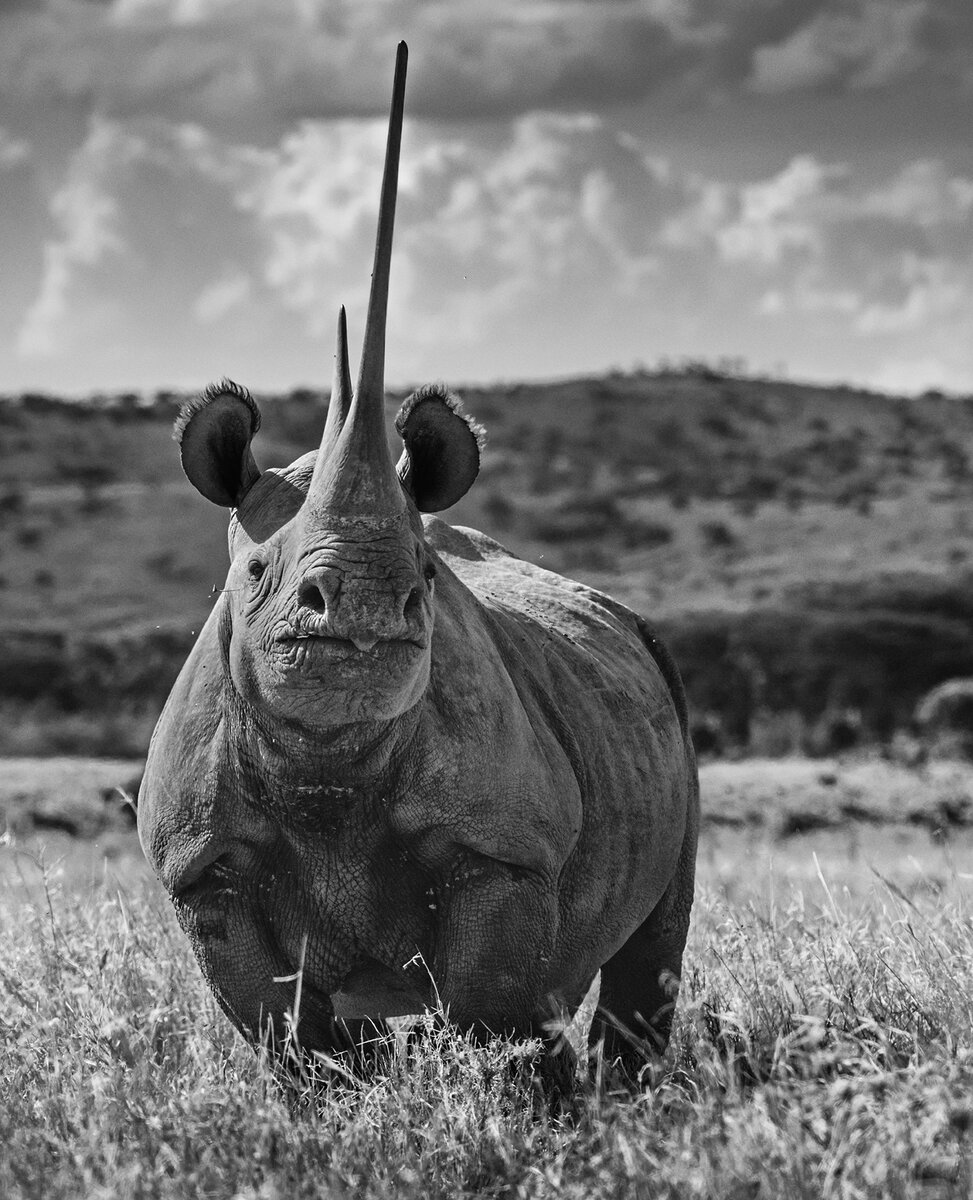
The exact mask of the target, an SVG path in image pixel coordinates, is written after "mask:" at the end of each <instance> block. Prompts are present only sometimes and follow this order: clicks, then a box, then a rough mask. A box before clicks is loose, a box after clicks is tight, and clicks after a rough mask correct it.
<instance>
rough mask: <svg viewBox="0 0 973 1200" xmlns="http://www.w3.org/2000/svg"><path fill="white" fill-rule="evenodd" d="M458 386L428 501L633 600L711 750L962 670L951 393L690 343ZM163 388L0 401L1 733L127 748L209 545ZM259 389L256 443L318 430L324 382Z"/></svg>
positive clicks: (958, 403) (25, 745)
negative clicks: (447, 450) (713, 353)
mask: <svg viewBox="0 0 973 1200" xmlns="http://www.w3.org/2000/svg"><path fill="white" fill-rule="evenodd" d="M462 394H463V398H464V399H465V401H466V405H467V407H468V409H469V410H470V411H471V412H472V413H473V414H474V415H475V416H476V417H477V418H478V419H479V420H481V421H482V422H483V423H484V424H485V425H486V427H487V430H488V435H489V445H488V449H487V451H486V454H485V457H484V462H483V468H482V471H481V474H480V478H479V480H478V482H477V484H476V486H475V487H474V488H473V490H472V491H471V492H470V494H469V495H468V496H467V497H466V498H464V499H463V500H462V501H461V502H460V503H459V504H458V505H456V506H455V508H454V509H452V510H450V512H449V513H447V514H445V515H446V517H447V518H448V519H449V520H451V521H452V522H453V523H458V524H470V525H474V526H476V527H478V528H481V529H483V530H485V531H486V532H488V533H490V534H492V535H493V536H495V537H497V538H498V539H499V540H500V541H502V542H504V543H505V544H507V545H508V546H509V547H510V548H511V549H512V550H514V551H516V552H517V553H520V554H522V555H523V556H525V557H526V558H529V559H531V560H532V561H535V562H539V563H541V564H542V565H544V566H548V567H550V568H552V569H554V570H557V571H561V572H564V573H565V574H568V575H571V576H573V577H575V578H578V579H581V580H583V581H585V582H587V583H591V584H593V585H594V586H596V587H599V588H603V589H604V590H606V591H608V592H611V593H612V594H614V595H616V596H617V597H618V598H619V599H621V600H624V601H625V602H627V603H629V604H631V605H632V606H633V607H635V608H637V609H638V610H640V611H641V612H642V613H644V614H645V615H646V616H647V617H649V618H650V619H651V620H654V621H655V622H657V623H658V625H659V626H660V628H661V630H662V632H663V633H664V634H665V636H666V637H667V638H668V639H669V641H670V642H671V644H672V646H673V649H674V650H675V652H676V656H677V658H678V660H679V663H680V665H681V667H682V670H683V673H684V676H685V678H686V682H687V686H688V688H689V691H690V696H691V700H692V702H693V707H694V711H695V713H696V718H697V721H698V722H700V723H701V727H705V728H706V729H708V730H709V731H710V732H711V733H712V732H713V731H716V732H715V734H714V737H715V740H716V741H717V742H718V743H719V744H720V745H721V746H722V747H723V748H730V749H732V748H740V749H744V750H749V751H751V752H758V753H780V752H783V751H787V750H792V749H797V748H803V749H811V750H814V749H828V748H829V746H828V721H829V719H830V718H831V717H832V716H834V715H835V714H839V713H846V712H848V711H849V710H851V711H852V712H853V713H854V716H855V720H856V721H857V722H858V724H859V725H860V731H861V733H862V735H863V736H865V737H866V738H869V739H873V740H874V739H877V740H883V741H888V740H889V739H891V738H892V737H893V735H894V734H895V733H896V731H897V730H901V729H904V728H905V727H906V726H907V724H908V721H909V717H910V714H911V711H912V708H913V706H914V704H915V701H916V700H917V698H918V697H919V696H920V695H921V694H922V693H923V692H925V691H926V690H927V689H928V688H929V687H931V686H932V685H933V684H935V683H938V682H939V681H941V680H943V679H945V678H948V677H950V676H955V675H963V674H973V636H971V634H973V587H971V584H973V558H971V548H973V546H971V539H970V533H971V530H973V515H971V504H970V502H971V500H973V465H971V464H973V401H970V400H957V399H950V398H946V397H943V396H940V395H938V394H928V395H926V396H924V397H922V398H920V399H918V400H904V399H896V398H891V397H886V396H881V395H877V394H873V393H867V392H861V391H855V390H850V389H846V388H821V387H809V386H804V385H799V384H793V383H784V382H775V381H769V380H754V379H746V378H740V377H735V376H731V375H725V374H720V373H718V372H715V371H711V370H706V369H702V368H695V369H687V370H684V371H680V372H674V373H668V374H666V373H662V374H649V373H637V374H633V375H613V376H610V377H607V378H603V379H581V380H570V381H563V382H559V383H552V384H547V385H533V386H526V385H524V386H506V387H495V388H472V389H466V390H465V391H463V393H462ZM401 398H402V397H401V396H396V397H390V399H389V416H390V420H391V417H392V415H393V414H394V411H395V408H396V407H397V404H398V402H399V401H400V400H401ZM179 399H180V397H177V396H173V395H170V394H160V395H158V396H156V397H154V398H152V399H151V400H149V401H143V400H142V399H141V398H139V397H135V396H121V397H107V398H105V397H102V398H95V399H93V400H92V401H91V402H89V403H86V404H78V403H66V402H61V401H58V400H57V399H55V398H49V397H43V396H22V397H8V398H6V399H5V400H3V401H0V520H2V522H3V532H4V536H3V541H2V548H0V658H2V661H3V663H4V670H3V672H2V682H0V753H2V752H6V753H36V752H40V753H52V752H91V753H101V754H112V755H124V754H134V755H137V754H139V753H141V752H142V751H144V748H145V745H146V743H147V739H148V735H149V732H150V730H151V727H152V724H153V723H154V720H155V717H156V715H157V713H158V710H159V708H160V706H161V703H162V701H163V700H164V698H165V695H166V694H167V692H168V689H169V687H170V685H171V682H172V680H173V678H174V677H175V674H176V672H177V670H178V668H179V666H180V664H181V662H182V660H183V658H184V657H185V654H186V652H187V651H188V648H189V647H190V645H191V644H192V640H193V638H194V636H195V633H196V632H197V631H198V629H199V628H200V625H201V624H202V622H203V621H204V620H205V618H206V615H207V613H208V611H209V608H210V606H211V604H212V601H213V597H214V596H215V595H216V594H217V592H218V589H219V587H220V586H221V584H222V582H223V579H224V576H225V571H226V563H227V558H226V541H225V526H226V518H225V514H224V513H223V512H221V511H219V510H218V509H216V508H214V507H212V506H210V505H208V504H207V503H206V501H204V500H203V499H202V498H201V497H199V496H198V495H197V494H196V493H195V492H194V491H193V489H192V488H191V487H190V485H189V484H188V482H187V481H186V480H185V479H184V478H183V476H182V473H181V470H180V467H179V461H178V455H177V452H176V447H175V446H174V445H173V443H172V442H171V440H170V427H171V421H172V418H173V416H174V414H175V412H176V410H177V408H178V403H179ZM259 399H260V401H261V404H262V406H263V410H264V422H263V429H262V431H261V433H260V434H259V435H258V439H257V441H256V443H255V454H256V457H257V460H258V462H259V463H260V464H261V465H262V466H272V465H281V464H284V463H287V462H290V461H292V460H293V459H294V458H295V457H297V456H298V455H299V454H301V453H303V452H304V451H306V450H308V449H310V448H312V447H313V446H315V445H316V444H317V441H318V440H319V437H320V432H321V428H322V424H323V420H324V412H325V408H326V399H325V397H324V396H323V395H321V394H318V393H315V392H312V391H309V390H306V391H298V392H294V393H292V394H291V395H289V396H286V397H263V396H260V397H259Z"/></svg>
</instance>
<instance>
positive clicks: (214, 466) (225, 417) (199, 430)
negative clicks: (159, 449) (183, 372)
mask: <svg viewBox="0 0 973 1200" xmlns="http://www.w3.org/2000/svg"><path fill="white" fill-rule="evenodd" d="M259 428H260V410H259V409H258V408H257V405H256V403H255V401H254V399H253V397H252V396H251V395H250V393H249V392H248V391H247V389H246V388H244V387H241V386H240V385H239V384H238V383H233V381H232V380H230V379H221V380H220V381H219V383H211V384H210V385H209V387H208V388H207V389H206V391H205V392H203V394H202V395H201V396H199V397H197V398H196V399H194V400H189V401H187V402H186V403H185V404H184V405H183V406H182V408H181V410H180V412H179V416H178V417H176V423H175V426H174V428H173V431H172V436H173V438H174V439H175V440H176V441H177V442H178V443H179V454H180V456H181V458H182V469H183V470H184V471H185V472H186V474H187V476H188V477H189V481H190V483H192V484H193V486H194V487H195V488H196V489H197V490H198V491H200V492H202V494H203V495H204V496H205V497H206V499H207V500H212V501H213V503H214V504H221V505H222V506H223V507H224V508H236V507H237V506H238V505H239V504H240V501H241V500H242V499H243V497H244V496H245V495H246V494H247V492H248V491H249V490H250V489H251V488H252V487H253V485H254V484H255V483H256V482H257V480H258V479H259V478H260V471H259V469H258V467H257V464H256V463H255V462H254V460H253V455H252V454H251V453H250V442H251V441H252V440H253V435H254V434H255V433H256V432H257V430H258V429H259Z"/></svg>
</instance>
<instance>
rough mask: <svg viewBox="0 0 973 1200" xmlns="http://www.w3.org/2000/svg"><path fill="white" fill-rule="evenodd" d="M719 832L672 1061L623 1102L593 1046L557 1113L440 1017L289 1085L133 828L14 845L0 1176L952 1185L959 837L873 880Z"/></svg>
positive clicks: (962, 934)
mask: <svg viewBox="0 0 973 1200" xmlns="http://www.w3.org/2000/svg"><path fill="white" fill-rule="evenodd" d="M719 836H720V839H721V840H720V841H719V842H716V841H713V840H712V838H711V839H710V840H709V841H708V842H707V845H706V846H705V847H704V853H703V855H702V858H701V875H702V880H703V881H702V885H701V888H700V895H699V900H698V905H697V909H696V920H695V925H694V929H693V933H692V939H691V944H690V947H689V951H688V954H687V960H686V962H687V970H686V973H685V977H684V987H683V994H682V998H681V1001H680V1008H679V1015H678V1019H677V1024H676V1029H675V1033H674V1037H673V1042H672V1046H671V1047H670V1050H669V1053H668V1055H667V1056H666V1058H665V1060H664V1061H662V1062H661V1063H656V1064H652V1065H651V1066H648V1067H647V1068H646V1071H645V1073H644V1078H643V1080H642V1087H641V1089H639V1090H637V1091H636V1092H634V1093H631V1092H629V1091H627V1090H625V1089H624V1088H622V1087H621V1086H620V1082H621V1081H620V1080H619V1079H617V1078H616V1077H614V1076H613V1074H612V1071H611V1070H610V1068H609V1067H608V1066H607V1065H606V1064H603V1063H601V1064H599V1063H597V1062H596V1063H595V1064H594V1074H595V1078H594V1079H593V1080H589V1082H588V1083H587V1084H586V1085H585V1087H584V1089H583V1090H582V1092H581V1094H580V1096H579V1100H578V1104H577V1111H576V1112H575V1113H574V1114H573V1115H571V1116H562V1117H556V1118H552V1117H551V1116H549V1115H548V1113H547V1111H546V1109H545V1108H544V1106H543V1105H539V1104H538V1103H537V1097H536V1094H535V1093H534V1090H533V1089H532V1087H531V1085H530V1082H529V1074H528V1072H527V1071H526V1070H525V1069H524V1068H523V1065H522V1064H521V1066H520V1067H519V1068H518V1066H517V1060H518V1055H519V1053H520V1051H518V1049H517V1048H511V1047H510V1046H508V1045H506V1044H504V1043H502V1042H496V1043H494V1044H492V1045H491V1046H489V1047H487V1048H485V1049H484V1048H473V1047H471V1046H470V1045H468V1044H467V1043H466V1042H464V1041H463V1040H462V1039H461V1038H458V1037H455V1036H453V1035H451V1034H449V1033H446V1032H441V1031H440V1032H436V1031H430V1032H429V1033H428V1035H427V1036H426V1037H425V1038H423V1039H419V1040H418V1042H412V1043H409V1044H408V1045H404V1044H402V1045H399V1046H398V1048H397V1049H396V1050H395V1051H394V1053H393V1055H392V1057H391V1060H390V1062H389V1063H388V1065H387V1067H386V1068H384V1069H383V1070H382V1071H381V1072H380V1073H379V1075H378V1076H377V1077H376V1078H375V1079H373V1080H372V1081H371V1082H369V1083H357V1082H349V1081H348V1080H345V1079H338V1080H336V1081H334V1082H332V1083H330V1084H321V1085H319V1086H318V1087H317V1088H314V1089H308V1090H307V1091H306V1092H305V1093H304V1094H303V1095H300V1096H295V1097H291V1098H290V1099H287V1098H285V1097H284V1096H283V1095H282V1094H281V1093H280V1092H279V1090H278V1089H277V1086H276V1085H275V1083H274V1081H273V1078H272V1076H271V1074H270V1072H269V1071H268V1069H267V1068H266V1066H265V1065H264V1064H262V1063H261V1062H260V1061H259V1060H258V1059H257V1058H255V1057H254V1056H253V1055H251V1053H250V1052H249V1050H247V1049H246V1048H245V1047H243V1046H242V1044H241V1043H240V1042H239V1040H238V1039H237V1037H236V1035H235V1034H234V1033H233V1032H232V1031H231V1030H230V1028H229V1026H228V1025H227V1023H226V1021H225V1020H224V1018H223V1017H222V1015H221V1014H220V1013H219V1011H218V1009H217V1008H216V1005H215V1004H214V1002H213V1000H212V999H211V998H210V996H209V994H208V992H207V991H206V989H205V987H204V985H203V984H202V982H201V980H200V977H199V975H198V972H197V970H196V967H195V964H194V963H193V961H192V959H191V956H190V954H189V952H188V950H187V947H186V945H185V942H184V940H183V938H182V936H181V934H180V932H179V930H178V928H177V926H176V924H175V921H174V919H173V917H172V915H171V913H170V911H169V909H168V906H167V903H166V901H165V900H164V898H163V897H161V896H160V894H159V892H158V890H157V889H156V887H155V885H154V882H153V881H151V880H150V879H149V878H148V877H147V873H146V869H145V867H144V864H142V863H141V862H140V861H139V860H138V858H137V856H136V854H135V852H134V849H133V848H132V846H131V843H130V842H126V841H124V840H123V839H121V840H118V841H117V842H116V843H115V851H114V852H115V855H116V857H115V858H114V860H113V861H111V862H108V863H106V862H105V861H104V860H101V862H99V856H98V854H97V852H96V851H94V850H92V849H91V848H89V849H88V852H87V857H86V858H85V857H83V856H79V854H78V852H77V851H71V853H70V854H69V856H68V857H67V858H65V859H63V860H62V861H60V862H57V861H54V860H52V859H50V858H49V859H48V865H45V863H44V861H43V860H37V859H36V858H33V857H31V856H30V855H28V854H27V853H26V852H25V851H24V850H23V849H21V848H19V847H17V846H16V845H7V846H6V847H4V848H3V849H2V850H0V855H2V858H0V880H3V883H2V886H0V913H2V919H3V923H4V928H5V929H6V931H7V932H6V935H5V938H4V943H3V949H2V951H0V995H2V997H3V1002H2V1008H0V1014H2V1015H0V1039H2V1042H3V1063H4V1067H3V1071H2V1073H0V1195H3V1196H4V1197H8V1198H10V1200H14V1198H19V1197H27V1196H30V1197H44V1198H45V1200H56V1198H58V1197H78V1196H85V1197H115V1196H125V1197H127V1196H146V1197H150V1196H151V1197H155V1196H159V1197H177V1196H178V1197H182V1196H186V1197H190V1196H191V1197H199V1196H214V1197H215V1196H227V1197H229V1196H238V1197H253V1198H257V1197H260V1198H270V1197H298V1196H328V1197H332V1196H338V1197H344V1196H348V1197H351V1196H356V1197H357V1196H363V1197H384V1196H423V1197H426V1196H429V1197H450V1198H452V1197H465V1196H517V1197H535V1196H537V1197H540V1196H558V1197H565V1196H567V1197H585V1198H589V1197H618V1196H622V1197H625V1196H633V1197H635V1196H637V1197H654V1196H679V1197H683V1196H692V1197H721V1198H722V1197H757V1196H767V1197H789V1196H802V1197H803V1196H806V1197H814V1198H815V1200H817V1198H818V1197H829V1196H842V1197H844V1196H849V1197H851V1196H892V1197H895V1196H902V1197H907V1196H908V1197H915V1196H935V1197H941V1196H965V1195H968V1194H969V1190H970V1187H971V1182H973V1177H971V1158H970V1143H969V1140H968V1138H969V1134H970V1130H971V1128H973V1102H971V1101H970V1095H971V1088H973V1033H971V1030H973V1012H971V1007H973V945H971V942H973V925H971V912H970V905H969V880H970V878H971V876H970V874H969V872H968V871H967V870H966V867H967V866H968V865H970V864H969V863H967V861H966V859H967V858H971V857H973V854H971V851H970V849H969V848H968V847H967V848H965V849H964V848H963V847H959V846H953V847H951V846H946V847H945V848H943V847H941V846H940V847H937V846H935V845H934V844H933V843H932V842H931V841H929V839H928V838H926V839H925V840H924V841H921V842H920V841H918V840H917V835H915V834H913V835H912V841H911V842H910V843H909V844H908V845H905V844H904V843H898V844H897V846H887V847H885V848H884V850H882V851H881V852H879V851H878V850H877V851H876V855H875V859H876V861H877V862H878V864H879V865H878V870H879V871H880V872H881V876H883V877H884V879H883V878H880V877H879V875H876V874H874V873H873V872H870V871H869V870H867V864H868V860H869V852H868V851H867V850H866V851H863V850H862V848H861V846H860V845H858V846H856V847H855V848H853V852H852V853H849V846H850V845H851V843H850V842H847V844H844V845H843V844H842V842H841V840H840V839H838V838H836V837H835V836H834V835H822V839H819V841H818V842H817V843H816V844H817V846H818V848H819V851H820V853H819V854H818V856H817V857H815V856H814V855H813V854H812V849H811V843H810V842H809V839H795V840H793V841H791V842H790V843H788V844H787V846H786V849H784V848H782V847H781V845H780V844H777V845H776V846H773V847H772V844H771V843H766V844H764V843H760V842H756V841H753V840H741V839H740V835H737V834H734V833H728V834H727V833H723V834H720V835H719ZM844 837H845V838H846V839H847V838H848V835H847V834H845V835H844ZM824 838H830V839H831V840H830V841H827V840H823V839H824ZM733 839H737V840H736V841H734V840H733ZM68 844H69V843H67V842H66V841H65V842H64V843H63V845H68ZM774 860H775V861H774Z"/></svg>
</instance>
